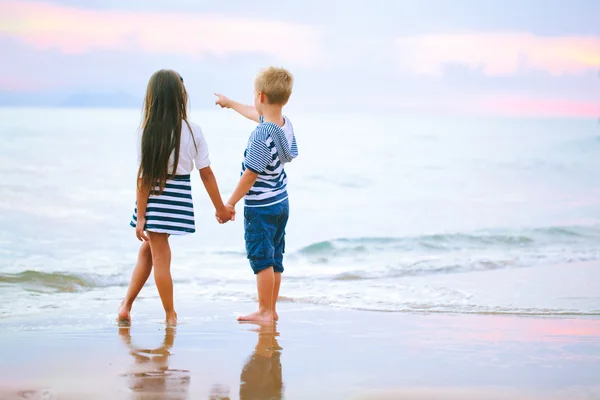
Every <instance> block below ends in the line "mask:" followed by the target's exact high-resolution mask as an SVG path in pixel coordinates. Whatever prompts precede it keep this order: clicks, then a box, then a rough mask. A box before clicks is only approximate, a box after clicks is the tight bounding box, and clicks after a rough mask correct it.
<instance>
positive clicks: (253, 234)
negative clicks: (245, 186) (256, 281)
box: [244, 199, 290, 274]
mask: <svg viewBox="0 0 600 400" xmlns="http://www.w3.org/2000/svg"><path fill="white" fill-rule="evenodd" d="M289 213H290V205H289V202H288V200H287V199H286V200H284V201H282V202H281V203H277V204H273V205H271V206H267V207H244V239H245V241H246V255H247V257H248V260H249V261H250V266H251V267H252V270H253V271H254V273H255V274H258V273H259V272H260V271H262V270H263V269H267V268H269V267H273V270H274V271H275V272H283V253H285V227H286V225H287V221H288V217H289Z"/></svg>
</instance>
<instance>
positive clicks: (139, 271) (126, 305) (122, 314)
mask: <svg viewBox="0 0 600 400" xmlns="http://www.w3.org/2000/svg"><path fill="white" fill-rule="evenodd" d="M150 272H152V253H151V251H150V244H148V242H144V243H142V245H141V246H140V252H139V253H138V261H137V264H136V265H135V268H134V269H133V273H132V274H131V281H130V282H129V288H128V289H127V294H126V295H125V298H124V299H123V301H122V302H121V306H120V307H119V317H118V320H119V322H131V315H130V312H131V307H132V306H133V302H134V301H135V299H136V298H137V296H138V294H139V293H140V290H142V287H144V284H146V281H147V280H148V277H149V276H150Z"/></svg>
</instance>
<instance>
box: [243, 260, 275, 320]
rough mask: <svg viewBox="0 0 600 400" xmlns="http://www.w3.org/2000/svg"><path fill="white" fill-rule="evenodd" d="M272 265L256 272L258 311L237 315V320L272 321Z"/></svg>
mask: <svg viewBox="0 0 600 400" xmlns="http://www.w3.org/2000/svg"><path fill="white" fill-rule="evenodd" d="M273 285H274V274H273V267H269V268H265V269H263V270H262V271H260V272H258V273H257V274H256V289H257V291H258V311H256V312H253V313H252V314H248V315H244V316H240V317H238V321H256V322H272V321H273Z"/></svg>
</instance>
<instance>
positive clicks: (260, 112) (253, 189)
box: [215, 67, 298, 322]
mask: <svg viewBox="0 0 600 400" xmlns="http://www.w3.org/2000/svg"><path fill="white" fill-rule="evenodd" d="M293 81H294V79H293V77H292V75H291V74H290V73H289V72H288V71H286V70H285V69H283V68H274V67H269V68H267V69H266V70H263V71H261V72H260V73H259V74H258V76H257V77H256V80H255V82H254V89H255V90H254V107H253V106H250V105H243V104H240V103H238V102H235V101H233V100H230V99H228V98H227V97H225V96H222V95H220V94H217V93H215V95H216V96H217V100H216V102H215V103H216V104H218V105H220V106H221V107H222V108H231V109H233V110H235V111H237V112H238V113H240V114H241V115H243V116H244V117H246V118H249V119H251V120H253V121H256V122H258V123H259V125H258V126H257V127H256V129H255V130H254V132H252V133H251V134H250V139H249V140H248V145H247V147H246V151H245V152H244V162H243V164H242V177H241V179H240V181H239V183H238V185H237V188H236V189H235V190H234V192H233V194H232V195H231V198H230V199H229V201H228V202H227V205H228V207H230V208H231V209H232V211H235V205H236V204H237V203H238V201H240V200H241V199H242V197H244V202H245V207H244V239H245V241H246V255H247V257H248V259H249V260H250V266H251V267H252V270H253V271H254V274H255V275H256V281H257V289H258V311H256V312H254V313H252V314H249V315H245V316H242V317H238V321H256V322H271V321H276V320H277V319H278V316H277V311H276V304H277V298H278V296H279V287H280V285H281V273H282V272H283V253H284V252H285V227H286V224H287V221H288V215H289V203H288V194H287V190H286V187H287V175H286V173H285V171H284V169H283V166H284V165H285V164H286V163H288V162H290V161H292V160H293V159H294V158H296V157H297V156H298V148H297V146H296V138H295V136H294V129H293V127H292V124H291V122H290V120H289V119H288V118H287V117H284V116H283V114H282V109H283V106H284V105H285V104H286V103H287V102H288V100H289V98H290V95H291V94H292V86H293Z"/></svg>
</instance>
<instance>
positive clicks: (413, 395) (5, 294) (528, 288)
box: [0, 108, 600, 400]
mask: <svg viewBox="0 0 600 400" xmlns="http://www.w3.org/2000/svg"><path fill="white" fill-rule="evenodd" d="M0 117H1V118H0V138H1V139H2V142H3V146H2V147H1V148H0V172H1V173H2V177H3V182H2V185H0V296H1V298H2V300H3V301H2V302H1V303H0V399H2V400H4V399H226V398H230V399H238V398H242V399H278V398H285V399H356V400H362V399H365V400H367V399H369V400H370V399H380V400H388V399H439V398H443V399H461V400H464V399H536V400H537V399H569V400H571V399H575V400H577V399H586V400H589V399H598V398H600V379H599V378H598V377H600V297H599V293H600V251H599V250H598V243H600V242H599V241H600V211H599V210H600V186H599V184H600V180H598V170H600V157H598V154H600V153H599V151H600V147H599V146H600V140H598V137H597V124H596V123H591V122H590V121H585V120H558V119H557V120H526V119H520V120H511V119H498V118H496V119H494V118H492V119H487V120H486V119H472V118H468V119H460V118H446V119H443V118H442V117H440V118H439V119H436V120H432V119H419V118H417V117H408V116H407V117H401V118H400V117H398V116H393V115H392V116H390V115H387V116H381V115H379V116H376V117H374V116H368V115H352V116H349V115H347V114H343V115H338V116H336V115H327V116H323V115H321V116H319V115H310V114H300V113H298V114H296V117H295V119H294V121H295V122H294V127H295V130H296V132H297V138H298V142H299V143H298V146H299V152H300V157H299V158H298V160H297V161H294V162H293V163H292V164H290V166H289V169H288V167H286V172H287V174H288V175H289V193H290V209H291V214H290V222H289V225H288V229H287V232H286V256H285V273H284V276H283V284H282V288H281V297H280V304H279V305H278V311H279V314H280V317H281V320H280V321H279V323H278V324H277V326H276V328H273V327H269V326H255V325H240V324H238V323H237V322H236V316H237V315H242V314H246V313H249V312H252V311H254V308H255V306H256V303H255V301H256V283H255V277H254V275H253V274H252V271H251V269H250V267H249V265H248V260H247V259H246V255H245V252H244V239H243V238H244V233H243V221H241V220H239V221H236V222H234V223H230V224H226V225H223V226H222V225H219V224H217V223H216V221H215V220H214V210H213V209H212V207H211V205H210V200H209V199H208V197H207V196H206V194H205V193H204V192H203V189H202V185H201V182H200V178H199V176H197V174H194V175H192V188H193V196H194V208H195V215H196V221H197V224H196V226H197V231H196V233H195V234H193V235H188V236H186V237H174V238H172V239H171V240H170V241H171V248H172V252H173V260H172V275H173V280H174V285H175V304H176V309H177V312H178V316H179V325H178V326H177V328H176V329H175V330H169V329H166V328H165V326H164V325H163V323H162V322H163V320H164V314H163V310H162V306H161V304H160V299H159V297H158V293H157V290H156V286H155V285H154V282H153V279H150V280H149V282H148V283H147V285H146V287H145V288H144V289H143V290H142V292H141V294H140V297H139V298H138V300H137V301H136V303H135V304H134V308H133V313H132V317H133V322H132V326H131V328H130V329H122V328H121V329H120V328H119V327H118V326H117V325H116V323H115V317H116V312H117V308H118V305H119V303H120V302H121V300H122V299H123V296H124V294H125V291H126V289H127V285H128V283H129V278H130V276H131V271H132V268H133V266H134V263H135V260H136V257H137V251H138V249H139V242H138V241H137V240H136V238H135V236H134V230H133V229H131V228H130V227H129V225H128V224H129V220H130V218H131V215H132V212H133V206H134V202H135V171H136V155H135V139H136V135H135V128H136V126H137V124H138V123H139V112H138V111H137V110H113V109H93V110H92V109H77V110H75V109H73V110H71V109H61V110H57V109H41V108H38V109H26V108H23V109H0ZM191 119H192V121H194V122H197V123H198V124H200V126H201V127H202V129H203V130H204V133H205V136H206V138H207V141H208V143H209V146H210V154H211V159H212V161H213V168H214V171H215V174H216V176H217V179H218V180H219V186H220V189H221V191H222V192H223V194H224V195H225V196H227V195H229V193H230V192H231V191H232V190H233V188H234V187H235V184H236V182H237V180H238V179H239V173H240V160H241V157H242V152H243V149H244V146H245V144H246V141H247V133H248V132H250V130H251V129H252V126H251V124H248V123H246V122H245V121H242V120H239V119H235V118H233V117H232V115H230V114H223V113H218V112H212V111H200V112H194V113H192V115H191ZM82 121H83V122H84V123H83V122H82ZM367 125H368V126H369V127H370V128H371V131H370V132H369V139H370V140H368V141H361V140H347V138H348V137H349V136H352V135H354V136H353V137H358V136H356V135H359V134H361V132H362V131H361V130H360V129H359V128H358V127H361V126H367ZM389 127H394V131H393V132H392V133H393V134H391V133H390V130H389ZM442 128H443V129H442ZM338 143H346V145H345V147H344V149H343V151H342V152H336V153H331V152H330V149H331V148H334V147H335V146H336V145H337V144H338ZM57 154H68V155H69V157H63V156H57ZM24 159H27V160H35V164H30V163H23V162H21V161H22V160H24ZM107 160H111V161H110V162H107ZM357 160H360V162H357ZM241 211H242V210H241V209H239V210H238V212H239V213H240V215H241Z"/></svg>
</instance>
